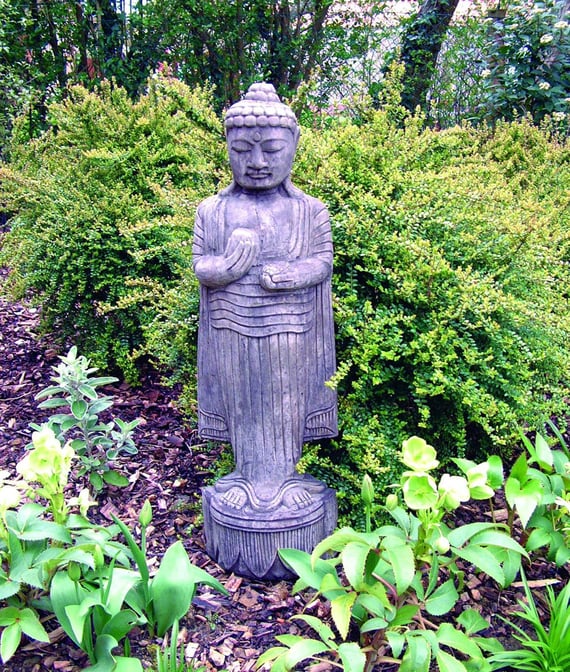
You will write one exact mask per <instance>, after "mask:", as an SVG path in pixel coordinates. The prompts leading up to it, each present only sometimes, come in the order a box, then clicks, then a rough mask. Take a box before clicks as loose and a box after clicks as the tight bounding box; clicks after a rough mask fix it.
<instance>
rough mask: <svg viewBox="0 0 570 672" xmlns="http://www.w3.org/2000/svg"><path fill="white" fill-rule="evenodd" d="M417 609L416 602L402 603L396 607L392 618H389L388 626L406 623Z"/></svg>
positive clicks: (409, 621) (411, 618) (392, 626)
mask: <svg viewBox="0 0 570 672" xmlns="http://www.w3.org/2000/svg"><path fill="white" fill-rule="evenodd" d="M418 611H419V606H418V605H417V604H404V605H403V606H402V607H400V608H399V609H398V611H397V612H396V615H395V616H394V618H392V619H390V627H391V628H396V627H398V626H399V625H408V624H409V623H411V622H412V620H413V618H414V616H415V615H416V614H417V613H418Z"/></svg>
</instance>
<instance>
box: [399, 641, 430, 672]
mask: <svg viewBox="0 0 570 672" xmlns="http://www.w3.org/2000/svg"><path fill="white" fill-rule="evenodd" d="M406 643H407V645H408V647H407V649H406V653H405V654H404V657H403V658H402V664H401V665H400V672H429V666H430V662H431V647H430V645H429V643H428V642H427V640H425V639H424V638H423V637H422V636H421V635H412V634H409V635H408V636H407V637H406Z"/></svg>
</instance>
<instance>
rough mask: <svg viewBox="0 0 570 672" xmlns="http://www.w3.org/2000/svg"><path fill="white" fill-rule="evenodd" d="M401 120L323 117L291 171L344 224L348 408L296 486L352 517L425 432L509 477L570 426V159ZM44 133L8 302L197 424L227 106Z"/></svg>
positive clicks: (72, 120) (207, 102) (161, 83)
mask: <svg viewBox="0 0 570 672" xmlns="http://www.w3.org/2000/svg"><path fill="white" fill-rule="evenodd" d="M394 86H395V87H396V89H397V86H398V85H397V82H396V83H395V84H394ZM396 93H397V91H396ZM386 100H387V101H388V102H387V103H386V104H385V105H384V106H383V109H381V110H374V109H373V108H372V107H368V108H363V109H361V111H360V115H359V117H357V118H354V117H350V116H346V115H345V116H337V117H330V116H326V118H325V122H326V123H320V118H319V117H318V116H317V117H314V118H313V120H312V127H311V128H304V129H303V133H302V143H301V147H300V151H299V155H298V158H297V162H296V165H295V169H294V170H295V175H294V180H295V182H296V184H298V186H300V187H301V188H302V189H304V190H305V191H307V192H308V193H311V194H312V195H314V196H317V197H318V198H320V199H322V200H323V201H324V202H325V203H326V204H327V205H328V207H329V209H330V212H331V217H332V223H333V235H334V238H335V249H336V257H335V273H334V279H333V285H334V297H335V298H334V307H335V315H336V323H337V356H338V360H339V369H338V373H337V375H336V377H335V381H334V383H335V384H336V385H337V386H338V391H339V399H340V410H341V434H340V436H339V438H338V440H336V441H334V442H331V443H328V444H326V445H323V446H312V447H308V450H307V451H306V455H305V457H304V458H303V460H302V463H301V468H302V469H308V470H310V471H311V472H312V473H315V474H316V475H317V476H320V477H323V478H325V480H327V482H329V483H330V484H331V485H333V486H335V487H336V488H337V489H338V490H339V492H340V496H341V498H343V502H342V505H343V508H344V510H345V511H348V510H350V509H351V508H352V507H353V505H354V503H355V501H356V499H357V496H358V492H359V488H360V482H361V476H362V474H363V473H369V474H371V475H372V476H373V477H374V480H375V483H376V484H377V486H378V487H379V488H381V487H382V485H387V484H388V483H390V482H393V481H395V480H397V477H398V473H397V470H398V467H397V466H395V465H396V464H397V461H396V460H395V459H394V456H395V453H396V451H397V450H398V449H399V446H400V445H401V442H402V440H403V439H404V438H406V437H407V436H409V435H410V434H420V435H422V436H425V437H426V439H427V440H428V441H430V442H431V443H432V444H434V445H437V446H438V451H439V454H440V456H441V457H442V458H443V459H444V460H445V459H446V458H447V457H451V456H458V455H463V454H468V455H472V454H475V453H484V452H485V451H487V450H489V449H490V448H491V446H493V449H494V450H498V451H499V452H501V453H502V454H503V455H504V456H505V457H509V455H510V453H511V451H512V449H513V446H514V444H515V437H516V428H517V426H519V425H520V424H521V423H528V425H529V426H530V427H535V426H539V425H540V424H541V423H542V422H543V421H544V420H545V419H546V418H547V417H548V416H550V415H552V414H556V413H558V412H561V411H562V409H563V408H564V397H565V395H566V393H567V383H568V371H569V370H570V368H569V364H570V362H569V355H568V350H567V347H566V344H567V341H568V335H569V333H570V323H569V317H568V316H569V314H570V312H569V310H568V293H567V291H566V289H567V287H568V286H569V285H568V281H569V278H568V268H569V267H568V261H569V259H568V249H569V242H570V241H569V233H568V232H569V231H570V226H569V224H570V222H569V217H570V214H569V213H570V208H569V207H568V206H569V203H568V189H567V186H568V183H569V179H570V167H569V163H570V160H569V157H570V151H569V146H568V142H567V141H566V142H562V141H560V140H559V139H556V137H555V136H552V135H550V134H549V132H548V131H547V130H546V129H542V130H541V129H540V128H537V127H536V126H534V125H533V124H532V123H531V122H530V121H529V120H521V121H516V122H512V123H500V124H498V125H497V127H496V129H495V131H494V133H491V132H490V131H489V130H488V129H486V128H485V127H482V128H480V129H474V128H472V127H469V126H458V127H455V128H451V129H448V130H446V131H443V132H440V131H434V130H430V129H426V128H425V127H424V123H423V118H422V116H421V115H419V116H418V115H415V116H414V115H411V114H410V113H407V112H406V111H405V110H403V109H402V108H401V107H400V106H399V105H398V104H397V103H396V102H394V101H395V100H397V95H393V96H391V97H390V96H387V97H386ZM49 114H50V119H51V123H52V127H51V129H50V130H49V131H48V132H47V133H45V134H44V135H43V136H42V137H41V138H39V139H37V140H35V141H33V142H30V143H18V142H17V141H15V142H14V144H13V145H12V148H11V156H12V161H11V163H10V165H9V166H7V167H5V168H2V178H3V191H2V199H3V202H4V203H5V204H6V208H7V209H8V210H9V211H11V212H15V213H17V214H16V216H15V217H14V219H13V223H12V224H13V225H12V229H11V231H10V232H9V233H8V234H7V235H6V237H5V239H4V243H3V249H2V253H1V256H2V261H3V262H4V263H8V264H9V265H10V266H11V267H12V269H13V270H12V274H11V276H10V286H11V289H12V291H14V292H15V293H16V294H19V295H22V294H26V293H29V294H31V296H32V297H33V299H34V300H35V301H36V302H37V303H39V304H40V305H41V306H42V318H43V323H42V328H43V330H44V331H46V332H52V333H55V334H57V336H59V337H60V338H61V339H73V341H74V342H75V343H77V345H78V346H79V347H80V349H81V350H82V351H84V352H85V353H86V355H87V356H89V357H90V358H93V359H94V361H95V363H96V364H97V365H99V366H105V367H106V368H107V370H109V366H111V365H112V366H114V367H115V368H119V369H122V371H123V374H124V375H126V376H127V377H129V378H130V379H132V380H134V379H135V378H136V375H137V369H136V360H137V358H139V359H140V358H141V357H142V358H143V359H144V358H148V357H150V358H151V359H153V360H154V361H155V362H156V363H158V364H159V365H160V366H162V367H163V369H164V370H165V371H166V372H167V373H168V376H169V377H170V378H171V380H181V381H182V382H183V383H184V386H185V392H184V395H183V403H184V404H185V407H186V410H187V411H188V413H189V414H190V415H191V414H192V412H193V407H194V401H193V400H194V399H195V375H196V372H195V361H196V352H195V348H196V326H197V306H198V294H197V284H196V281H195V279H194V278H193V275H192V273H191V271H190V258H189V250H190V242H191V230H192V226H193V217H194V211H195V207H196V205H197V203H198V202H199V201H200V200H201V199H202V198H204V197H205V196H207V195H209V194H211V193H214V192H216V191H217V190H218V189H219V188H220V187H221V186H222V185H224V184H226V183H227V180H228V179H229V178H228V172H227V168H226V158H225V147H224V143H223V137H222V133H221V124H220V121H219V118H218V117H217V115H216V114H215V113H214V111H213V107H212V101H211V97H210V95H209V93H208V92H207V91H206V92H204V91H202V90H195V89H194V90H193V89H190V88H189V87H186V86H185V85H183V84H181V83H180V82H178V81H176V80H173V79H172V78H169V77H167V76H159V77H158V78H155V79H151V80H150V83H149V90H148V93H147V94H145V95H144V96H142V97H141V98H140V100H139V101H138V102H137V103H132V102H131V101H130V99H129V98H128V96H127V95H126V93H125V92H124V91H123V90H121V89H120V88H118V87H113V86H110V85H105V86H103V88H102V91H101V92H100V93H99V94H96V93H94V92H89V91H87V90H86V89H83V88H81V87H76V88H74V89H73V91H72V95H71V96H70V98H69V99H68V100H67V101H65V102H63V103H57V104H54V105H52V106H51V107H50V109H49ZM395 470H396V473H394V472H395Z"/></svg>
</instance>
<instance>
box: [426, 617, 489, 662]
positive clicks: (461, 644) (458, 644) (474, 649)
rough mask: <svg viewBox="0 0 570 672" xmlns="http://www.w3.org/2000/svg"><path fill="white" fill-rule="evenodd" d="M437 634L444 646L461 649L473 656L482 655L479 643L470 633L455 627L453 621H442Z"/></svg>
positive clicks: (478, 656) (462, 651)
mask: <svg viewBox="0 0 570 672" xmlns="http://www.w3.org/2000/svg"><path fill="white" fill-rule="evenodd" d="M487 625H488V624H487ZM436 636H437V641H438V642H439V644H442V645H443V646H448V647H449V648H451V649H455V650H456V651H460V652H461V653H464V654H465V655H467V656H470V657H471V658H480V657H481V650H480V649H479V647H478V646H477V644H476V643H475V642H474V641H473V640H472V639H471V638H470V637H469V635H466V634H465V633H464V632H461V630H457V629H456V628H454V627H453V625H451V623H442V624H441V625H440V626H439V628H438V629H437V632H436Z"/></svg>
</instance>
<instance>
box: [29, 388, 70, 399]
mask: <svg viewBox="0 0 570 672" xmlns="http://www.w3.org/2000/svg"><path fill="white" fill-rule="evenodd" d="M62 392H65V390H64V389H63V387H60V386H59V385H50V386H49V387H46V388H44V389H43V390H42V391H41V392H38V393H37V394H36V396H35V397H34V399H36V400H39V399H43V398H44V397H53V395H54V394H61V393H62Z"/></svg>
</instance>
